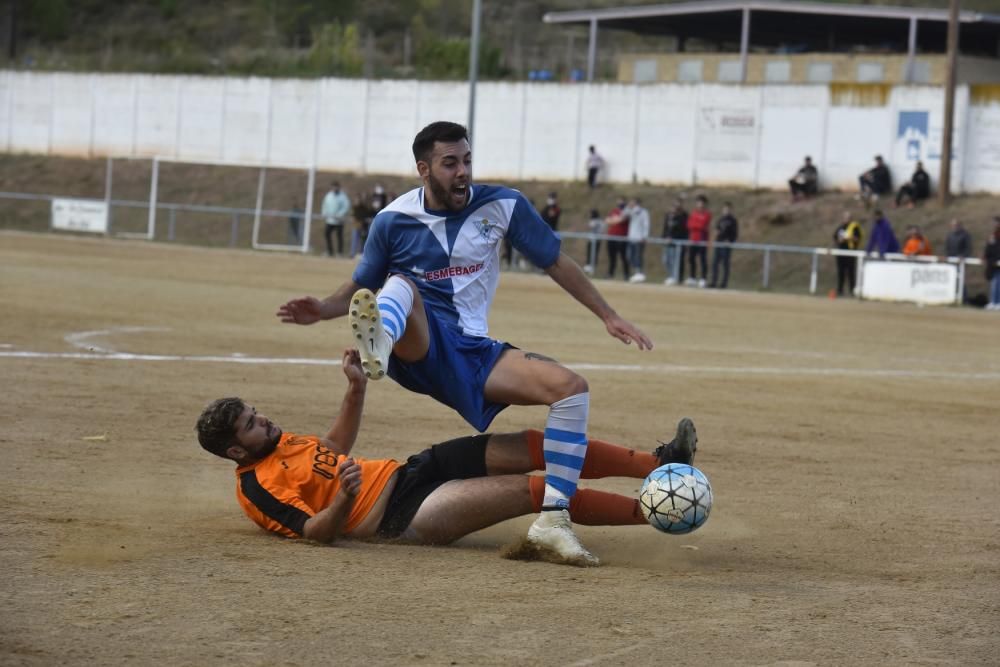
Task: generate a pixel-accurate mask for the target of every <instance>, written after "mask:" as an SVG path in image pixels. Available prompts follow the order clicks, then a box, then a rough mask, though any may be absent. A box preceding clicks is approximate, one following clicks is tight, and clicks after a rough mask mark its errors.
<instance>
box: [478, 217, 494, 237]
mask: <svg viewBox="0 0 1000 667" xmlns="http://www.w3.org/2000/svg"><path fill="white" fill-rule="evenodd" d="M476 226H477V227H478V228H479V235H480V236H482V237H483V238H484V239H486V240H487V241H488V240H489V239H490V231H492V229H493V228H494V227H496V226H497V223H495V222H490V221H489V220H488V219H487V218H483V219H482V220H480V221H479V222H478V223H476Z"/></svg>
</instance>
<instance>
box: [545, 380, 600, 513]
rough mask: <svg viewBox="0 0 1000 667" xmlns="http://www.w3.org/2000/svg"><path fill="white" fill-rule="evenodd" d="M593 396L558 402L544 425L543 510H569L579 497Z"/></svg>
mask: <svg viewBox="0 0 1000 667" xmlns="http://www.w3.org/2000/svg"><path fill="white" fill-rule="evenodd" d="M589 413H590V393H589V392H584V393H582V394H576V395H575V396H570V397H569V398H564V399H562V400H561V401H556V402H555V403H553V404H552V406H551V408H550V409H549V418H548V419H547V420H546V422H545V435H544V437H543V440H542V451H543V453H544V455H545V497H544V498H543V499H542V508H543V509H553V508H568V507H569V499H570V498H571V497H572V496H573V494H574V493H576V483H577V482H578V481H579V480H580V471H581V470H582V469H583V460H584V458H586V456H587V417H588V416H589Z"/></svg>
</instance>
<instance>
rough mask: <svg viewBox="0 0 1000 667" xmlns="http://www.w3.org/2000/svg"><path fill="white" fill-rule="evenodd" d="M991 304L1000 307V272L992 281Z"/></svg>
mask: <svg viewBox="0 0 1000 667" xmlns="http://www.w3.org/2000/svg"><path fill="white" fill-rule="evenodd" d="M990 303H992V304H994V305H998V306H1000V271H997V272H996V273H995V274H993V278H991V279H990Z"/></svg>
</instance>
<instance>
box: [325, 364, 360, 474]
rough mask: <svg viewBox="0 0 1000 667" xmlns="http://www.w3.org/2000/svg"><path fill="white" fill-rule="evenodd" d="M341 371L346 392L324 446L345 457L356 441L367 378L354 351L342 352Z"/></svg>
mask: <svg viewBox="0 0 1000 667" xmlns="http://www.w3.org/2000/svg"><path fill="white" fill-rule="evenodd" d="M343 369H344V375H346V376H347V383H348V386H347V391H346V392H345V393H344V400H343V401H342V402H341V404H340V413H338V414H337V418H336V419H335V420H333V424H332V425H331V426H330V430H329V432H328V433H327V434H326V439H327V440H329V442H328V443H327V444H326V446H327V448H329V449H330V450H331V451H333V452H335V453H337V454H342V455H345V456H346V455H348V454H350V453H351V448H352V447H354V442H355V441H356V440H357V439H358V430H359V429H360V428H361V413H362V412H363V410H364V407H365V388H366V387H367V385H368V378H366V377H365V374H364V371H363V370H362V369H361V355H359V354H358V351H357V350H355V349H347V350H344V358H343Z"/></svg>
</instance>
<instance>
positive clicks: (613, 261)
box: [608, 241, 629, 280]
mask: <svg viewBox="0 0 1000 667" xmlns="http://www.w3.org/2000/svg"><path fill="white" fill-rule="evenodd" d="M627 248H628V242H626V241H608V278H614V277H615V269H616V268H618V258H619V257H621V260H622V269H624V271H625V280H628V275H629V266H628V256H627V254H626V249H627Z"/></svg>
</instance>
